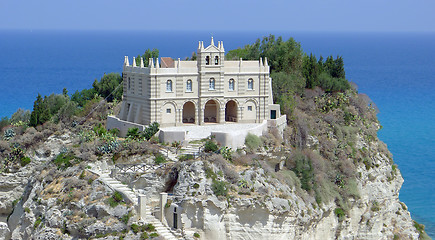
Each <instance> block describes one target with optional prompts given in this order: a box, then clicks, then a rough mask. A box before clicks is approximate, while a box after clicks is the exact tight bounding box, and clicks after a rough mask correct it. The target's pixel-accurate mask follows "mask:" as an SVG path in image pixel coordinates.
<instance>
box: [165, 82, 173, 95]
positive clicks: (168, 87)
mask: <svg viewBox="0 0 435 240" xmlns="http://www.w3.org/2000/svg"><path fill="white" fill-rule="evenodd" d="M166 92H172V81H171V80H168V81H166Z"/></svg>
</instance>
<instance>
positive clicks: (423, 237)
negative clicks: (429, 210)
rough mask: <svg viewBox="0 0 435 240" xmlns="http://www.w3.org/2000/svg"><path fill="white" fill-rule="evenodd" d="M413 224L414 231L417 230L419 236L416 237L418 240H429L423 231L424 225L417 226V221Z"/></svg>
mask: <svg viewBox="0 0 435 240" xmlns="http://www.w3.org/2000/svg"><path fill="white" fill-rule="evenodd" d="M413 223H414V227H415V229H417V231H418V233H419V236H418V238H419V239H422V240H429V239H431V238H430V237H429V236H428V235H427V233H426V232H425V231H424V225H423V224H419V223H418V222H417V221H413Z"/></svg>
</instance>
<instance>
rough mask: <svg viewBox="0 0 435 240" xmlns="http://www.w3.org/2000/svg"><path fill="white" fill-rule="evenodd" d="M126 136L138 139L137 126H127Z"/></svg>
mask: <svg viewBox="0 0 435 240" xmlns="http://www.w3.org/2000/svg"><path fill="white" fill-rule="evenodd" d="M126 136H127V137H128V138H131V139H138V138H139V128H137V127H135V128H129V129H128V131H127V135H126Z"/></svg>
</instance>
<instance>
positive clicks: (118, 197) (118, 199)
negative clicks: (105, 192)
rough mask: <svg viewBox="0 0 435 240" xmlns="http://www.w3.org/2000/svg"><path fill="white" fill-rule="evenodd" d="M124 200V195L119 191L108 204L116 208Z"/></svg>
mask: <svg viewBox="0 0 435 240" xmlns="http://www.w3.org/2000/svg"><path fill="white" fill-rule="evenodd" d="M123 200H124V198H123V197H122V194H121V193H120V192H118V191H116V192H114V193H113V194H112V197H110V198H109V199H108V203H109V205H110V206H111V207H116V206H118V204H120V203H121V202H122V201H123Z"/></svg>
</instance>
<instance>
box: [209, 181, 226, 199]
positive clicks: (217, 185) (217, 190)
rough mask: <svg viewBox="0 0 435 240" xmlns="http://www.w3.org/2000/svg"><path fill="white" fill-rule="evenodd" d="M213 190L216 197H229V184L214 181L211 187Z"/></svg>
mask: <svg viewBox="0 0 435 240" xmlns="http://www.w3.org/2000/svg"><path fill="white" fill-rule="evenodd" d="M211 189H212V190H213V192H214V195H216V196H227V195H228V188H227V184H226V183H225V182H224V181H217V180H213V183H212V185H211Z"/></svg>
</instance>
